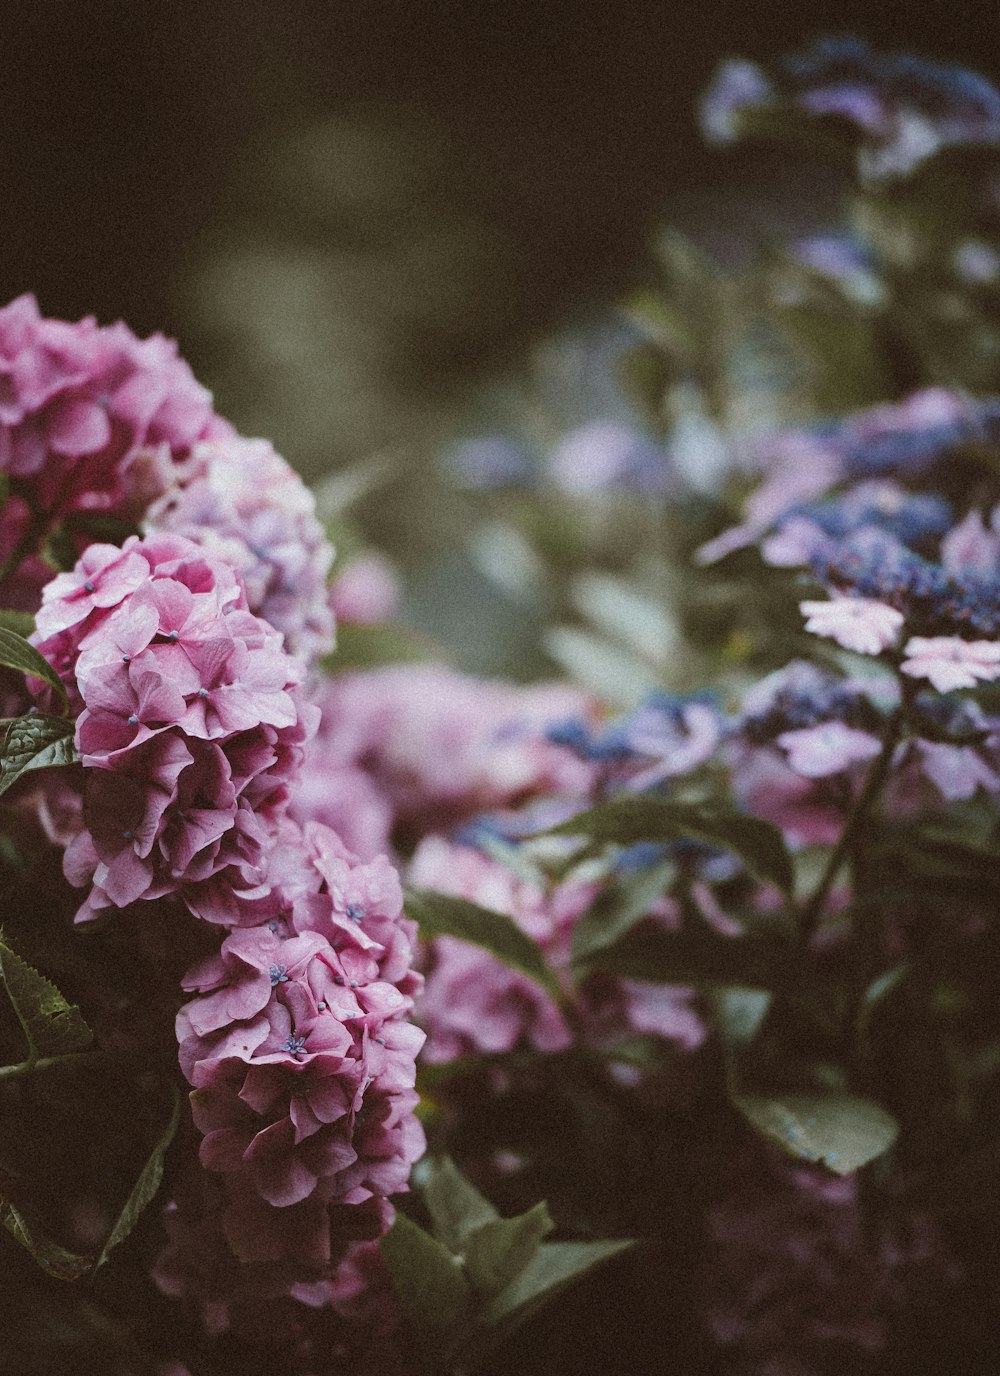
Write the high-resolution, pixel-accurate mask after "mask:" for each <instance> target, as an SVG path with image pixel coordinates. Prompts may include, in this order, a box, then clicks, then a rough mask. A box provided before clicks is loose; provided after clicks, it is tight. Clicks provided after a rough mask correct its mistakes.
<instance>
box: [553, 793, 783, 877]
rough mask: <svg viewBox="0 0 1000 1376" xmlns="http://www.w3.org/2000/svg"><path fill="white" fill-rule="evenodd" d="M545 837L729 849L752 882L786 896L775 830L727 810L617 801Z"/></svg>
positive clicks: (654, 800)
mask: <svg viewBox="0 0 1000 1376" xmlns="http://www.w3.org/2000/svg"><path fill="white" fill-rule="evenodd" d="M544 834H545V835H563V836H589V837H590V838H591V839H592V840H594V841H609V842H613V843H614V844H616V845H621V846H631V845H635V844H636V843H637V842H639V841H673V840H676V839H677V838H678V837H687V838H690V839H693V840H696V841H703V842H705V843H706V844H708V845H710V846H717V847H719V848H720V849H722V850H728V851H732V852H733V853H734V854H735V855H738V856H739V857H740V859H741V860H742V861H743V862H744V864H745V865H746V867H747V869H748V870H749V871H750V872H751V874H754V875H756V876H757V878H758V879H762V880H766V881H768V882H770V883H772V884H776V885H777V886H778V888H779V889H781V890H782V891H783V892H784V893H791V891H792V887H793V883H794V875H793V870H792V860H791V856H790V855H789V853H788V850H787V848H786V846H785V842H784V839H783V838H782V835H781V832H780V831H779V830H778V828H777V827H775V826H772V825H771V823H770V822H765V821H762V820H761V819H760V818H759V817H748V816H746V815H745V814H744V813H742V812H736V811H735V810H734V809H732V808H721V807H720V808H709V807H706V806H701V805H695V804H691V803H673V802H669V801H667V800H666V799H665V798H650V797H631V796H629V797H618V798H612V799H611V800H610V801H609V802H606V803H600V804H598V806H597V807H594V808H591V809H590V810H589V811H588V812H581V813H578V814H577V815H576V816H575V817H571V818H570V819H569V820H568V821H566V822H563V823H561V825H559V826H557V827H552V828H551V830H550V831H549V832H546V833H544Z"/></svg>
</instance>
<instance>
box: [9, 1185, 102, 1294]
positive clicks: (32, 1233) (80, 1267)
mask: <svg viewBox="0 0 1000 1376" xmlns="http://www.w3.org/2000/svg"><path fill="white" fill-rule="evenodd" d="M2 1189H3V1187H2V1184H0V1222H2V1223H3V1226H4V1227H5V1228H6V1229H7V1231H8V1232H9V1233H10V1235H11V1237H13V1238H14V1239H15V1241H17V1242H19V1243H20V1244H21V1246H22V1247H23V1248H24V1249H25V1250H26V1251H27V1252H30V1253H31V1255H32V1256H33V1257H34V1259H35V1261H36V1262H37V1263H38V1265H39V1266H40V1267H41V1268H42V1270H43V1271H46V1272H48V1274H49V1275H50V1276H54V1277H55V1279H56V1280H69V1281H73V1280H82V1278H83V1277H84V1276H86V1275H88V1274H89V1273H90V1270H91V1268H92V1266H93V1262H92V1260H91V1258H90V1257H87V1256H80V1254H79V1253H77V1252H71V1251H69V1250H68V1248H66V1247H61V1246H60V1245H59V1243H58V1242H53V1241H52V1239H51V1238H50V1237H49V1236H48V1235H47V1234H46V1232H45V1230H44V1229H43V1228H42V1227H40V1225H38V1224H37V1223H35V1222H33V1221H32V1220H30V1219H29V1218H28V1216H27V1215H26V1214H25V1213H24V1212H23V1211H22V1210H21V1209H19V1208H18V1207H17V1206H16V1205H14V1204H12V1203H11V1202H10V1200H8V1199H6V1198H4V1195H3V1193H2Z"/></svg>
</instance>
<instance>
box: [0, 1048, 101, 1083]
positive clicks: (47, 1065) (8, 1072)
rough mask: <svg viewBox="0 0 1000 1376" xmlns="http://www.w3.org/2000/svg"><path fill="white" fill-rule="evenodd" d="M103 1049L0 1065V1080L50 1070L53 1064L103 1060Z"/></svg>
mask: <svg viewBox="0 0 1000 1376" xmlns="http://www.w3.org/2000/svg"><path fill="white" fill-rule="evenodd" d="M106 1056H107V1053H106V1052H104V1051H69V1052H66V1053H65V1055H62V1056H41V1057H39V1058H38V1059H36V1060H30V1059H29V1060H27V1061H19V1062H18V1064H17V1065H0V1080H18V1079H21V1078H22V1077H23V1076H25V1075H33V1074H34V1073H35V1072H36V1071H39V1070H50V1069H51V1068H52V1067H53V1066H57V1065H68V1064H69V1063H70V1061H75V1062H77V1063H79V1062H81V1061H83V1062H94V1061H99V1060H105V1059H106Z"/></svg>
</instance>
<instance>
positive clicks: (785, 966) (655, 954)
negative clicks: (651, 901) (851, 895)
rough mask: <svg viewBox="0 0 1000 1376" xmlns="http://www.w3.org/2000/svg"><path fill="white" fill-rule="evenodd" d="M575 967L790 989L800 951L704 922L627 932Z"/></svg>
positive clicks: (797, 977)
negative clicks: (692, 926) (683, 927)
mask: <svg viewBox="0 0 1000 1376" xmlns="http://www.w3.org/2000/svg"><path fill="white" fill-rule="evenodd" d="M575 969H576V970H577V972H578V974H580V975H581V976H585V975H587V974H590V973H591V972H593V971H594V970H603V971H604V972H605V973H606V974H611V975H622V976H624V977H625V978H626V979H640V980H647V981H650V982H652V983H657V984H693V985H697V986H713V985H736V986H739V987H741V988H748V989H758V990H759V989H765V990H766V989H770V990H775V989H790V988H795V987H796V986H797V985H799V984H800V983H801V980H802V976H803V961H802V957H801V953H800V952H798V951H797V950H796V948H795V947H794V946H792V945H791V944H790V943H789V942H787V941H783V940H780V939H778V938H772V937H765V936H744V937H729V936H719V934H718V933H717V932H713V931H710V930H707V929H705V928H701V929H697V930H683V931H678V932H670V931H665V930H664V929H663V928H662V927H657V928H654V929H652V930H651V931H643V932H635V931H633V932H629V933H627V934H626V935H625V936H624V937H623V938H622V939H621V940H620V941H617V942H615V943H613V944H612V945H610V946H607V947H604V948H603V949H601V950H597V951H594V952H592V953H591V954H590V955H589V956H587V957H586V958H585V959H583V960H581V961H579V962H578V963H577V964H576V966H575Z"/></svg>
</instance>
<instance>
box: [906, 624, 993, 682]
mask: <svg viewBox="0 0 1000 1376" xmlns="http://www.w3.org/2000/svg"><path fill="white" fill-rule="evenodd" d="M903 653H904V655H905V658H904V660H903V663H902V664H901V666H900V668H901V669H902V671H903V673H904V674H909V676H910V677H911V678H925V679H927V680H928V682H930V683H931V684H932V685H933V686H934V687H935V688H936V689H937V690H938V692H939V693H950V692H952V690H953V689H956V688H973V687H975V685H976V684H977V683H978V682H980V681H981V680H983V681H986V682H992V681H993V680H994V679H997V678H1000V641H993V640H962V639H961V638H960V637H959V636H954V635H934V636H922V635H915V636H911V637H910V639H909V640H908V641H907V643H906V645H905V647H904V651H903Z"/></svg>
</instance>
